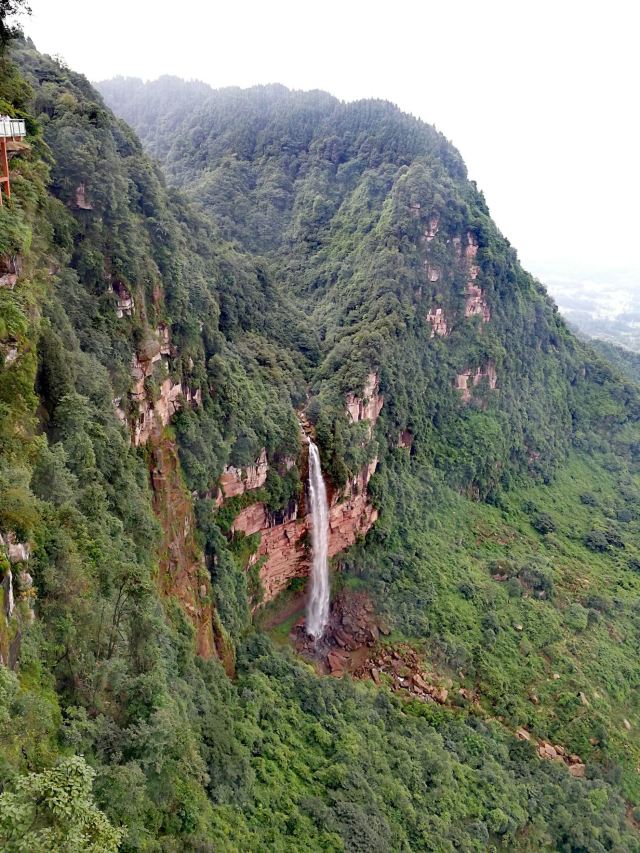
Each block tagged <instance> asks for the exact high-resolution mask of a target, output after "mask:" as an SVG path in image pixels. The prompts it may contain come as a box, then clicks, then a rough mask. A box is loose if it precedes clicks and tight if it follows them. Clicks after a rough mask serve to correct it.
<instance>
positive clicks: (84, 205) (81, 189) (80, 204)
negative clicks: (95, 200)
mask: <svg viewBox="0 0 640 853" xmlns="http://www.w3.org/2000/svg"><path fill="white" fill-rule="evenodd" d="M76 207H77V208H78V210H93V206H92V205H91V204H89V202H88V201H87V191H86V189H85V186H84V184H78V186H77V187H76Z"/></svg>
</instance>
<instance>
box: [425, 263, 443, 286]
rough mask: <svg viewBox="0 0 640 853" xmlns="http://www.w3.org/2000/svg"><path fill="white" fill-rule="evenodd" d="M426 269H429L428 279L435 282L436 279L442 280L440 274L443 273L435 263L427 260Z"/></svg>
mask: <svg viewBox="0 0 640 853" xmlns="http://www.w3.org/2000/svg"><path fill="white" fill-rule="evenodd" d="M425 269H426V271H427V281H429V282H431V283H432V284H434V283H435V282H436V281H439V280H440V275H441V274H442V270H441V269H440V267H437V266H434V265H433V264H430V263H428V262H427V261H425Z"/></svg>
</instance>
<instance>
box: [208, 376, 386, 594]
mask: <svg viewBox="0 0 640 853" xmlns="http://www.w3.org/2000/svg"><path fill="white" fill-rule="evenodd" d="M383 404H384V398H383V396H382V394H380V389H379V383H378V375H377V374H376V373H373V372H372V373H370V374H369V375H368V376H367V380H366V382H365V386H364V389H363V393H362V396H358V395H357V394H348V395H347V398H346V409H347V414H348V416H349V418H350V419H351V421H352V423H360V422H362V421H366V422H367V423H368V425H369V435H370V436H371V435H372V433H373V427H374V425H375V422H376V420H377V419H378V417H379V415H380V411H381V410H382V406H383ZM301 425H302V428H303V430H308V431H311V430H312V427H311V425H310V424H309V423H308V422H307V421H306V420H305V419H304V417H301ZM377 465H378V460H377V458H376V459H373V460H372V461H371V462H369V463H368V464H367V465H365V466H364V467H363V468H362V470H360V471H359V472H358V473H357V474H356V476H355V477H353V478H352V479H351V480H349V481H348V482H347V483H346V484H345V486H344V488H342V489H338V490H336V489H331V488H328V494H329V556H330V557H333V556H335V555H336V554H338V553H340V552H341V551H343V550H344V549H345V548H349V547H350V546H351V545H353V544H354V543H355V542H356V540H357V539H358V538H359V537H360V536H364V535H365V534H366V533H367V531H368V530H370V528H371V526H372V525H373V524H374V523H375V522H376V519H377V518H378V513H377V510H376V509H375V508H374V507H373V505H372V504H371V502H370V500H369V496H368V493H367V486H368V484H369V481H370V479H371V477H372V476H373V473H374V472H375V470H376V467H377ZM285 466H286V467H289V466H288V464H287V462H286V461H285ZM267 470H268V465H267V459H266V453H265V452H264V451H263V453H262V454H261V456H260V458H259V459H258V460H257V462H256V464H255V466H251V467H250V468H248V469H236V468H225V473H224V474H223V477H222V482H221V489H220V490H221V492H222V493H223V495H224V497H225V498H228V497H232V496H234V495H237V494H244V493H246V492H247V491H250V490H251V489H255V488H259V487H260V486H261V485H262V484H263V483H264V481H265V480H266V476H267ZM216 503H217V505H220V503H222V501H220V500H219V499H218V500H216ZM310 525H311V517H310V514H309V513H308V512H307V511H306V507H305V506H304V504H302V505H299V504H298V503H296V502H292V503H291V504H290V506H289V507H288V508H287V510H286V511H285V512H281V513H276V514H274V513H270V512H269V511H268V509H267V507H266V506H265V504H264V503H262V502H257V503H254V504H251V505H250V506H247V507H245V508H244V509H243V510H241V512H240V513H239V514H238V516H237V517H236V519H235V521H234V522H233V524H232V526H231V533H232V534H235V535H237V534H243V535H245V536H252V535H253V534H256V533H257V534H259V535H260V544H259V546H258V549H257V551H256V552H255V553H254V554H252V556H251V557H250V559H249V566H252V565H256V564H258V563H259V565H260V569H259V575H260V582H261V586H262V590H263V600H264V601H270V600H271V599H272V598H274V597H275V596H276V595H278V593H280V592H282V591H283V590H284V589H286V587H287V586H288V584H289V582H290V581H291V580H292V579H293V578H296V577H305V576H306V575H308V574H309V569H310V565H311V553H310V542H309V539H310V536H309V533H310Z"/></svg>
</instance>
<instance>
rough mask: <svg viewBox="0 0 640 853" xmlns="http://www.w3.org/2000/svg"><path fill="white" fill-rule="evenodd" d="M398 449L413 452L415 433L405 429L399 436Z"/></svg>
mask: <svg viewBox="0 0 640 853" xmlns="http://www.w3.org/2000/svg"><path fill="white" fill-rule="evenodd" d="M397 446H398V447H404V448H405V449H406V450H411V448H412V447H413V433H412V432H411V431H410V430H408V429H405V430H403V431H402V432H401V433H400V435H399V436H398V445H397Z"/></svg>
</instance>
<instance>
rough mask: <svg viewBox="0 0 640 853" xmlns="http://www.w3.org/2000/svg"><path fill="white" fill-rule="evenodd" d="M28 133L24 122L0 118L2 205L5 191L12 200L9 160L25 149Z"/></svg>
mask: <svg viewBox="0 0 640 853" xmlns="http://www.w3.org/2000/svg"><path fill="white" fill-rule="evenodd" d="M26 135H27V131H26V128H25V125H24V121H22V120H21V119H17V118H9V116H0V205H1V204H2V203H3V201H2V193H3V191H4V192H5V193H6V195H7V198H11V181H10V179H9V160H10V159H11V158H12V157H13V155H14V154H17V153H18V151H22V150H23V149H24V148H25V147H27V146H26V145H25V143H24V142H23V140H24V138H25V136H26Z"/></svg>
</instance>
